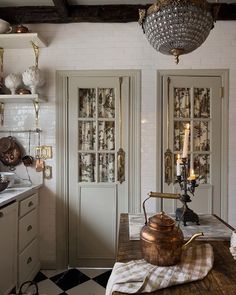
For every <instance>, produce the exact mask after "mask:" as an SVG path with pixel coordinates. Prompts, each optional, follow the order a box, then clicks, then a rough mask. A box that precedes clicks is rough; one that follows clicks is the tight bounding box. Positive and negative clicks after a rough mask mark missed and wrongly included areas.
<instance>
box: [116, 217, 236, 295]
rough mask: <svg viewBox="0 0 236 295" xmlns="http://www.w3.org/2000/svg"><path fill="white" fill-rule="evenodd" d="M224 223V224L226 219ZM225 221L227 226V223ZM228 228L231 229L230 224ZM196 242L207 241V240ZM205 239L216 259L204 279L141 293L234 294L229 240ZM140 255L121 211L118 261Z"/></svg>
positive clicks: (235, 264)
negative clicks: (211, 247) (130, 238)
mask: <svg viewBox="0 0 236 295" xmlns="http://www.w3.org/2000/svg"><path fill="white" fill-rule="evenodd" d="M219 220H221V219H219ZM221 221H222V220H221ZM222 222H223V221H222ZM223 223H224V224H226V223H225V222H223ZM226 225H227V226H228V227H230V226H229V225H228V224H226ZM230 228H231V229H233V228H232V227H230ZM199 243H206V241H204V242H203V241H202V242H199ZM207 243H210V244H211V245H212V246H213V249H214V257H215V259H214V266H213V269H212V270H211V271H210V272H209V274H208V275H207V276H206V277H205V278H204V279H203V280H201V281H196V282H192V283H188V284H183V285H178V286H173V287H169V288H166V289H163V290H158V291H155V292H152V293H142V294H149V295H236V261H235V260H234V259H233V257H232V255H231V253H230V251H229V241H211V240H209V241H207ZM141 258H142V253H141V249H140V241H138V240H136V241H135V240H132V241H131V240H129V224H128V214H121V217H120V230H119V243H118V251H117V261H119V262H128V261H130V260H133V259H141ZM113 295H125V293H120V292H114V293H113Z"/></svg>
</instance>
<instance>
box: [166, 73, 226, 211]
mask: <svg viewBox="0 0 236 295" xmlns="http://www.w3.org/2000/svg"><path fill="white" fill-rule="evenodd" d="M221 85H222V82H221V77H199V76H196V77H194V76H165V77H164V78H163V190H164V191H165V192H179V191H180V188H179V184H178V183H175V180H176V161H177V155H178V154H180V156H181V154H182V151H183V141H184V131H185V129H186V126H187V124H190V135H189V146H188V174H189V173H190V169H194V173H195V174H196V175H197V177H198V183H199V186H198V187H197V188H196V190H195V195H194V196H191V194H190V196H191V199H192V202H191V203H189V204H188V205H189V207H190V208H191V209H193V210H194V211H195V212H196V213H210V214H211V213H215V214H217V215H219V216H221V201H222V200H221V153H222V150H221V133H222V130H221V124H222V122H221V120H222V118H221V109H222V98H221V91H220V90H221ZM168 148H169V149H170V150H171V152H172V153H173V157H172V160H171V164H170V163H169V164H168V162H165V156H164V153H165V151H166V150H167V149H168ZM168 174H169V176H168ZM168 178H169V179H168ZM181 205H182V204H181V203H179V201H177V202H176V201H167V200H165V202H164V210H166V211H167V212H175V209H176V207H180V206H181Z"/></svg>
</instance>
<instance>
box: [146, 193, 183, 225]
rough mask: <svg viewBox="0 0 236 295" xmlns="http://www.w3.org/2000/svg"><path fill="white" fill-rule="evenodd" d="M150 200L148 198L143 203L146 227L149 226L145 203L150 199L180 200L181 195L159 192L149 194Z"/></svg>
mask: <svg viewBox="0 0 236 295" xmlns="http://www.w3.org/2000/svg"><path fill="white" fill-rule="evenodd" d="M148 196H149V197H148V198H146V199H145V200H144V201H143V213H144V217H145V225H147V213H146V208H145V203H146V201H147V200H148V199H150V198H162V199H175V200H179V198H180V196H181V195H180V194H171V193H158V192H150V193H148Z"/></svg>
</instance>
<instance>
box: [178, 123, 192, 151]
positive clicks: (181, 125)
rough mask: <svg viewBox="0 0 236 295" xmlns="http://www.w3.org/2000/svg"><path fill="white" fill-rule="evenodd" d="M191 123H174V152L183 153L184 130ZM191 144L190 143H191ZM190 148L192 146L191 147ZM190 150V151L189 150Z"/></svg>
mask: <svg viewBox="0 0 236 295" xmlns="http://www.w3.org/2000/svg"><path fill="white" fill-rule="evenodd" d="M187 123H189V122H187V121H186V122H183V121H175V122H174V151H182V149H183V142H184V130H185V128H186V125H187ZM189 142H190V141H189ZM189 148H190V145H189ZM189 148H188V150H189Z"/></svg>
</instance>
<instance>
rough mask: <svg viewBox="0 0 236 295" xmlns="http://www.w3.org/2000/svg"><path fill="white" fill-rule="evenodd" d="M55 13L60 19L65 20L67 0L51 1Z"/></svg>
mask: <svg viewBox="0 0 236 295" xmlns="http://www.w3.org/2000/svg"><path fill="white" fill-rule="evenodd" d="M53 3H54V5H55V8H56V10H57V13H58V14H59V16H61V17H62V18H66V17H67V16H68V3H67V0H53Z"/></svg>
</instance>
